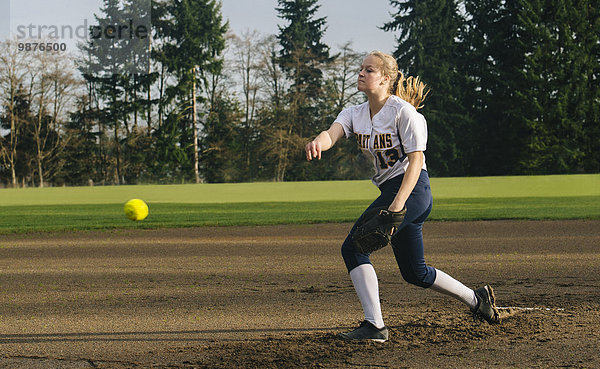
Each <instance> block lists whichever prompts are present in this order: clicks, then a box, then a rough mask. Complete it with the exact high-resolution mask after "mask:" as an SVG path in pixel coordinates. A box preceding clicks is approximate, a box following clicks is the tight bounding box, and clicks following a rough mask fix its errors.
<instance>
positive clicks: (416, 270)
mask: <svg viewBox="0 0 600 369" xmlns="http://www.w3.org/2000/svg"><path fill="white" fill-rule="evenodd" d="M422 226H423V223H411V224H409V225H407V226H406V227H404V228H403V229H402V230H401V231H399V232H398V233H397V234H396V235H395V236H394V239H393V240H392V247H393V250H394V255H395V256H396V261H397V263H398V266H399V267H400V271H401V273H402V277H403V278H404V279H405V280H406V281H407V282H408V283H411V284H414V285H417V286H420V287H423V288H431V289H432V290H434V291H437V292H440V293H443V294H445V295H447V296H451V297H454V298H455V299H457V300H459V301H462V302H463V303H464V304H466V305H467V306H468V307H469V308H470V309H471V312H473V314H475V315H477V316H479V317H481V318H483V319H485V320H486V321H488V323H498V322H499V315H498V310H497V309H496V307H495V302H494V299H495V298H494V292H493V290H492V288H491V287H490V286H484V287H482V288H479V289H477V290H475V291H473V290H472V289H470V288H468V287H467V286H465V285H464V284H462V283H461V282H460V281H458V280H456V279H454V278H452V277H451V276H449V275H448V274H446V273H445V272H443V271H441V270H438V269H435V268H433V267H431V266H428V265H427V264H426V263H425V257H424V251H423V250H424V247H423V232H422Z"/></svg>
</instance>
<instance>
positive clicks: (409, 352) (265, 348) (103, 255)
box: [0, 221, 600, 368]
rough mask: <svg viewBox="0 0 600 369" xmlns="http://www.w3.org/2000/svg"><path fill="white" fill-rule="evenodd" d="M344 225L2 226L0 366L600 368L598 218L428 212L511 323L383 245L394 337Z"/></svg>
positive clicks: (431, 242)
mask: <svg viewBox="0 0 600 369" xmlns="http://www.w3.org/2000/svg"><path fill="white" fill-rule="evenodd" d="M349 227H350V225H349V224H324V225H303V226H273V227H237V228H191V229H170V230H149V231H110V232H109V231H107V232H74V233H60V234H58V233H56V234H55V233H51V234H33V235H18V236H0V368H136V367H142V368H146V367H156V368H188V367H189V368H292V367H297V368H310V367H314V368H369V367H370V368H405V367H409V368H484V367H485V368H490V367H493V368H515V367H517V368H525V367H527V368H531V367H543V368H547V367H561V368H564V367H569V368H598V367H600V356H599V354H598V347H600V313H599V310H600V309H599V308H600V221H565V222H554V221H536V222H531V221H528V222H525V221H523V222H519V221H495V222H469V223H454V222H452V223H450V222H449V223H436V222H429V223H426V225H425V229H424V235H425V242H426V251H425V252H426V257H427V261H428V263H429V264H431V265H433V266H435V267H437V268H439V269H442V270H444V271H446V272H447V273H449V274H451V275H453V276H454V277H456V278H458V279H460V280H461V281H463V282H464V283H465V284H467V285H469V286H471V287H479V286H481V285H482V284H484V283H490V284H491V285H492V286H494V288H495V290H496V297H497V300H498V305H499V306H501V307H504V308H503V309H502V313H503V316H504V319H503V322H502V324H500V325H494V326H490V325H488V324H487V323H482V322H479V321H474V320H473V319H472V318H471V317H470V315H469V314H468V309H467V308H466V307H464V306H463V305H461V304H460V303H459V302H457V301H454V300H451V299H449V298H447V297H445V296H442V295H439V294H437V293H435V292H433V291H428V290H424V289H421V288H418V287H414V286H410V285H408V284H406V283H405V282H404V281H403V280H402V278H401V276H400V272H399V271H398V269H397V266H396V264H395V260H394V257H393V255H392V252H391V249H390V248H389V247H388V248H387V249H384V250H381V251H379V252H378V253H376V254H375V255H373V258H372V260H373V264H374V265H375V268H376V270H377V273H378V277H379V280H380V289H381V298H382V308H383V314H384V319H385V321H386V324H387V325H388V327H389V328H390V334H391V337H390V341H388V342H386V343H384V344H373V343H349V342H345V341H341V340H339V339H337V338H336V334H337V333H339V332H342V331H346V330H348V329H351V328H353V327H354V326H356V325H357V324H358V323H359V322H360V320H362V310H361V307H360V303H359V302H358V300H357V298H356V295H355V293H354V290H353V288H352V285H351V281H350V278H349V277H348V275H347V273H346V271H345V268H344V265H343V261H342V259H341V256H340V252H339V249H340V245H341V241H342V240H343V238H344V237H345V234H346V232H347V231H348V229H349Z"/></svg>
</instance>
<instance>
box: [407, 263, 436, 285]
mask: <svg viewBox="0 0 600 369" xmlns="http://www.w3.org/2000/svg"><path fill="white" fill-rule="evenodd" d="M430 268H431V267H427V268H426V269H425V270H421V271H416V272H415V271H410V272H407V271H405V270H400V271H401V273H402V278H404V280H405V281H406V282H408V283H410V284H414V285H415V286H419V287H422V288H429V287H431V285H433V282H434V281H435V272H434V273H433V275H432V271H431V270H430Z"/></svg>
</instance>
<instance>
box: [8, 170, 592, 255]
mask: <svg viewBox="0 0 600 369" xmlns="http://www.w3.org/2000/svg"><path fill="white" fill-rule="evenodd" d="M431 184H432V188H433V193H434V210H433V212H432V214H431V216H430V219H431V220H482V219H484V220H488V219H600V175H570V176H531V177H474V178H433V179H432V180H431ZM377 195H378V190H377V189H376V188H375V186H373V185H372V184H371V183H370V182H369V181H336V182H284V183H243V184H200V185H191V184H190V185H144V186H107V187H66V188H42V189H38V188H25V189H2V190H0V233H4V234H6V233H22V232H34V231H57V230H78V229H114V228H159V227H192V226H202V225H218V226H225V225H266V224H290V223H320V222H349V221H353V220H354V219H355V218H356V217H357V216H358V215H360V213H361V211H362V210H363V209H364V208H365V207H366V206H367V205H368V204H369V203H370V202H371V201H372V199H374V198H375V197H376V196H377ZM131 198H141V199H143V200H145V201H146V202H147V203H148V205H149V207H150V215H149V216H148V218H147V219H146V220H144V221H142V222H131V221H129V220H127V219H126V218H125V216H124V214H123V204H124V203H125V202H126V201H127V200H129V199H131ZM0 247H1V245H0Z"/></svg>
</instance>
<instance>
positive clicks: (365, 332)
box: [340, 320, 388, 342]
mask: <svg viewBox="0 0 600 369" xmlns="http://www.w3.org/2000/svg"><path fill="white" fill-rule="evenodd" d="M340 337H341V338H343V339H345V340H370V341H374V342H385V341H387V340H388V329H387V328H386V327H383V328H381V329H379V328H377V327H375V326H374V325H373V324H372V323H371V322H368V321H366V320H364V321H363V322H362V323H360V326H359V327H358V328H356V329H355V330H353V331H352V332H348V333H340Z"/></svg>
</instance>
